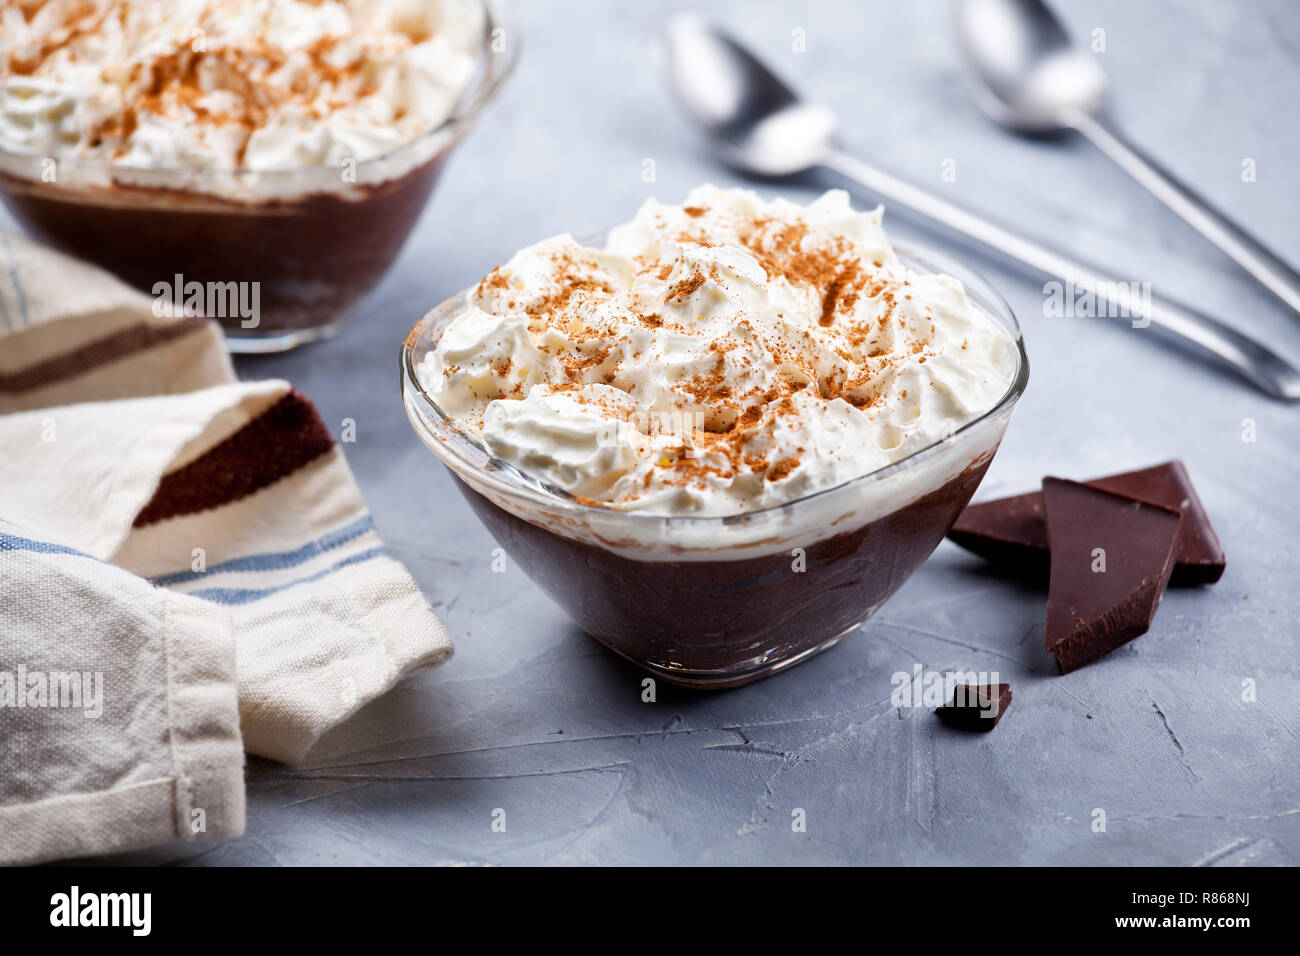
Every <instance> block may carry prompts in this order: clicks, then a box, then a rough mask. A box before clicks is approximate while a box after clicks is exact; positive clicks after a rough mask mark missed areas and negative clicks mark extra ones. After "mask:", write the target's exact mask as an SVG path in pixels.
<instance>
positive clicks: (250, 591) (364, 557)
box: [187, 548, 386, 604]
mask: <svg viewBox="0 0 1300 956" xmlns="http://www.w3.org/2000/svg"><path fill="white" fill-rule="evenodd" d="M385 553H386V552H385V551H384V549H383V548H371V549H370V550H369V551H362V552H361V553H359V554H354V555H352V556H351V557H349V558H344V559H343V560H342V561H340V562H338V563H337V564H334V565H332V566H330V567H328V568H326V569H325V570H324V571H317V572H316V573H315V574H310V575H308V576H307V577H305V578H298V580H296V581H290V582H289V583H287V584H280V585H277V586H276V587H272V588H203V589H202V590H199V591H189V592H187V593H188V594H189V595H190V596H191V597H198V598H203V599H204V600H207V601H215V602H216V603H217V604H251V603H252V602H253V601H260V600H261V599H262V598H264V597H270V596H271V595H272V594H278V593H279V592H280V591H284V590H287V589H288V588H292V587H296V586H297V585H299V584H308V583H310V582H312V581H319V580H320V579H321V578H323V577H325V576H326V575H329V574H333V573H334V572H335V571H338V570H340V569H341V568H346V567H347V566H348V565H350V564H360V563H361V562H363V561H369V560H370V559H371V558H377V557H379V556H380V555H382V554H385Z"/></svg>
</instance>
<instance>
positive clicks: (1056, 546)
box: [1043, 478, 1182, 674]
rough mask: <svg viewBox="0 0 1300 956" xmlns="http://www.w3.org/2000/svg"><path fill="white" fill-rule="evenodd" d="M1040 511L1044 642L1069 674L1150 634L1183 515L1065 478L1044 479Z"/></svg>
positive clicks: (1063, 671)
mask: <svg viewBox="0 0 1300 956" xmlns="http://www.w3.org/2000/svg"><path fill="white" fill-rule="evenodd" d="M1043 511H1044V515H1045V517H1046V519H1047V537H1048V544H1049V546H1050V548H1051V553H1052V568H1051V581H1050V583H1049V585H1048V590H1047V631H1046V634H1045V636H1044V640H1043V643H1044V646H1045V647H1046V648H1047V650H1048V651H1050V652H1051V653H1052V654H1053V655H1055V657H1056V663H1057V666H1058V667H1060V669H1061V673H1062V674H1067V673H1069V672H1070V671H1072V670H1075V669H1077V668H1079V667H1082V666H1083V665H1084V664H1087V663H1089V662H1091V661H1095V660H1096V659H1097V658H1099V657H1102V656H1104V655H1106V654H1109V653H1110V652H1111V651H1113V650H1115V648H1117V647H1120V646H1121V645H1123V644H1126V643H1128V642H1129V641H1131V640H1133V638H1135V637H1137V636H1138V635H1139V634H1144V633H1146V630H1147V628H1149V627H1150V626H1151V619H1152V617H1154V616H1155V613H1156V608H1157V607H1159V605H1160V599H1161V598H1162V597H1163V596H1164V593H1165V586H1166V585H1167V584H1168V583H1169V577H1170V574H1171V573H1172V572H1173V569H1174V548H1175V545H1176V543H1177V541H1178V529H1179V527H1180V526H1181V524H1182V516H1181V515H1180V514H1179V513H1178V512H1177V511H1174V510H1172V509H1169V508H1164V507H1161V506H1160V505H1156V504H1151V503H1150V502H1146V501H1139V500H1137V499H1135V498H1128V497H1125V496H1124V495H1118V494H1115V493H1113V492H1110V491H1103V490H1101V489H1100V488H1093V487H1091V486H1090V485H1084V484H1080V483H1079V482H1076V481H1065V480H1062V479H1060V478H1044V479H1043Z"/></svg>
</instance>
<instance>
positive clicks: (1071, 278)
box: [823, 150, 1300, 401]
mask: <svg viewBox="0 0 1300 956" xmlns="http://www.w3.org/2000/svg"><path fill="white" fill-rule="evenodd" d="M823 165H825V166H826V167H827V168H828V169H831V170H833V171H834V172H836V173H839V174H840V175H841V176H844V177H846V178H848V179H851V180H853V181H854V182H856V183H858V184H859V185H861V186H864V187H865V188H867V189H869V190H870V191H871V192H873V193H876V194H877V195H879V196H883V197H885V198H887V199H889V200H891V201H893V202H896V203H900V204H901V205H904V206H907V207H908V208H910V209H912V210H913V211H915V212H918V213H920V214H921V215H923V216H926V217H928V218H930V219H933V220H934V221H936V222H938V223H940V224H941V225H944V226H947V227H948V228H950V229H954V230H956V231H957V232H960V233H963V234H965V235H966V236H969V237H970V238H972V239H975V240H978V241H979V242H982V243H984V244H985V245H987V246H990V247H992V248H993V249H996V250H997V251H999V252H1001V253H1003V254H1005V255H1007V256H1010V257H1011V258H1012V259H1015V260H1017V261H1019V262H1021V263H1023V264H1025V265H1027V266H1030V267H1031V268H1033V269H1034V270H1036V271H1038V272H1040V273H1043V274H1044V275H1047V276H1051V277H1053V278H1056V279H1062V280H1065V281H1068V282H1070V283H1072V284H1073V286H1074V288H1075V289H1076V290H1083V291H1085V292H1091V293H1092V294H1093V295H1094V296H1095V297H1096V298H1097V299H1099V300H1100V301H1102V302H1107V303H1111V304H1112V305H1113V306H1115V308H1116V309H1117V310H1118V311H1119V314H1120V315H1133V316H1140V317H1142V318H1145V319H1149V320H1150V321H1151V324H1152V325H1155V326H1157V327H1159V328H1161V329H1163V330H1164V331H1166V332H1167V333H1169V334H1171V335H1174V336H1177V337H1178V338H1180V339H1181V340H1182V341H1183V343H1184V344H1190V345H1192V346H1195V347H1196V349H1198V350H1199V351H1201V352H1203V353H1207V354H1209V355H1211V356H1214V357H1215V358H1217V359H1219V360H1220V361H1221V362H1223V363H1224V364H1225V365H1227V366H1228V367H1229V368H1231V369H1232V370H1233V371H1235V372H1236V373H1237V374H1238V375H1240V376H1241V377H1242V378H1244V379H1246V380H1247V381H1248V382H1250V383H1251V384H1252V385H1254V386H1255V387H1257V388H1259V389H1260V390H1261V391H1263V392H1266V393H1268V394H1269V395H1273V396H1275V397H1277V398H1283V399H1288V400H1292V401H1294V400H1300V371H1297V370H1296V369H1295V368H1294V367H1293V366H1292V365H1290V364H1289V363H1288V362H1287V361H1286V360H1285V359H1283V358H1282V357H1281V356H1279V355H1277V354H1276V353H1274V352H1272V351H1270V350H1269V349H1268V348H1266V347H1265V346H1263V345H1261V344H1260V343H1258V342H1256V341H1255V340H1254V339H1251V338H1249V337H1248V336H1245V335H1243V334H1242V333H1240V332H1238V331H1237V330H1236V329H1234V328H1232V327H1231V326H1228V325H1224V324H1223V323H1222V322H1219V321H1216V320H1215V319H1212V318H1210V317H1209V316H1207V315H1204V314H1202V313H1200V312H1197V311H1195V310H1194V309H1191V308H1189V307H1188V306H1185V305H1179V304H1178V303H1176V302H1172V301H1170V300H1168V299H1164V298H1162V297H1159V296H1156V295H1151V296H1149V297H1147V298H1146V299H1145V301H1143V299H1142V298H1139V297H1134V296H1133V295H1132V294H1131V287H1130V285H1129V283H1127V282H1117V281H1115V280H1113V279H1109V278H1107V277H1106V274H1105V273H1104V272H1103V271H1101V270H1100V269H1097V268H1094V267H1093V266H1089V265H1085V264H1084V263H1082V262H1079V261H1077V260H1075V259H1072V258H1071V257H1069V256H1067V255H1065V254H1064V253H1061V252H1057V251H1055V250H1053V249H1050V248H1048V247H1046V246H1044V245H1042V244H1041V243H1039V242H1038V241H1036V240H1034V239H1030V238H1028V237H1027V236H1023V235H1020V234H1019V233H1015V232H1012V231H1011V230H1009V229H1006V228H1004V227H1002V226H999V225H997V224H995V223H992V222H989V221H988V220H987V219H984V218H982V217H980V216H977V215H975V214H974V213H970V212H967V211H966V210H964V209H962V208H960V207H958V206H954V205H953V204H952V203H950V202H948V201H947V200H945V199H940V198H939V197H938V196H935V195H934V194H933V193H929V192H926V191H925V190H924V189H920V188H918V187H916V186H913V185H912V184H911V183H907V182H904V181H903V180H901V179H898V178H896V177H895V176H892V175H890V174H889V173H887V172H884V171H883V170H880V169H877V168H876V167H874V166H871V165H869V164H867V163H864V162H863V161H862V160H860V159H858V158H857V157H854V156H850V155H848V154H847V153H844V152H842V151H840V150H832V151H831V152H830V153H829V154H828V155H827V156H826V157H825V159H824V160H823Z"/></svg>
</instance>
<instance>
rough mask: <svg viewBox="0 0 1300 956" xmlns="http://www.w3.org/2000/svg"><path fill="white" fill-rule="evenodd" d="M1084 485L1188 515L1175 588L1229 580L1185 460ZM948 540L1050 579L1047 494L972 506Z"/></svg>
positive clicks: (1031, 575)
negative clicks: (1045, 509) (1224, 577)
mask: <svg viewBox="0 0 1300 956" xmlns="http://www.w3.org/2000/svg"><path fill="white" fill-rule="evenodd" d="M1084 484H1086V485H1088V486H1089V487H1090V488H1100V489H1102V490H1103V491H1111V492H1114V493H1116V494H1120V495H1127V496H1129V497H1131V498H1139V499H1141V500H1143V501H1149V502H1151V503H1152V504H1157V505H1161V506H1163V507H1165V508H1170V509H1172V510H1174V511H1178V512H1181V513H1182V515H1183V524H1182V529H1181V530H1180V531H1179V533H1178V544H1177V548H1176V560H1177V563H1176V564H1175V565H1174V573H1173V577H1172V578H1171V580H1170V583H1171V584H1174V585H1177V586H1179V587H1194V586H1195V585H1198V584H1213V583H1214V582H1215V581H1217V580H1219V578H1221V577H1222V576H1223V570H1224V568H1225V566H1226V561H1225V560H1224V556H1223V547H1222V545H1220V544H1219V538H1218V536H1217V535H1215V533H1214V527H1213V526H1212V525H1211V524H1210V516H1209V515H1208V514H1206V512H1205V506H1204V505H1202V504H1201V499H1200V498H1198V497H1197V495H1196V489H1195V488H1193V487H1192V480H1191V478H1189V477H1188V475H1187V469H1186V468H1184V467H1183V463H1182V462H1181V461H1167V462H1165V463H1164V464H1162V465H1155V466H1153V467H1151V468H1142V469H1139V470H1138V471H1127V472H1124V473H1122V474H1118V475H1109V476H1107V477H1105V478H1095V479H1093V480H1092V481H1086V482H1084ZM948 537H949V538H950V539H951V540H952V541H953V542H954V543H956V544H959V545H961V546H962V547H963V548H965V549H966V550H967V551H971V552H974V553H975V554H978V555H980V556H981V557H983V558H987V559H988V560H989V561H991V562H993V563H994V564H996V565H998V566H1000V567H1003V568H1006V569H1007V570H1009V571H1012V572H1013V573H1015V574H1018V575H1020V576H1021V577H1025V578H1030V579H1037V580H1046V578H1047V573H1048V570H1047V569H1048V564H1049V559H1048V554H1047V528H1046V526H1045V525H1044V523H1043V499H1042V495H1041V494H1039V493H1038V492H1036V491H1035V492H1030V493H1029V494H1024V495H1014V496H1012V497H1010V498H999V499H997V500H996V501H984V502H980V503H978V504H973V505H970V506H969V507H967V508H966V510H965V511H963V512H962V513H961V514H960V515H959V516H958V518H957V522H956V524H954V525H953V527H952V530H951V531H950V532H948Z"/></svg>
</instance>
